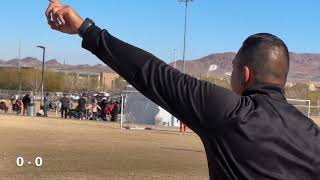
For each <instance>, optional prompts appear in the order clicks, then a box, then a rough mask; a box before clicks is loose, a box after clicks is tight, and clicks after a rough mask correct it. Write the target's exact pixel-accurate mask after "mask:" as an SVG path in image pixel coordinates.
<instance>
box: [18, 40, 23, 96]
mask: <svg viewBox="0 0 320 180" xmlns="http://www.w3.org/2000/svg"><path fill="white" fill-rule="evenodd" d="M20 61H21V41H19V60H18V67H19V96H20V94H21V79H22V77H21V64H20Z"/></svg>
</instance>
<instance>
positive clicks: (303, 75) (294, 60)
mask: <svg viewBox="0 0 320 180" xmlns="http://www.w3.org/2000/svg"><path fill="white" fill-rule="evenodd" d="M234 57H235V53H233V52H226V53H217V54H211V55H209V56H206V57H203V58H200V59H196V60H192V61H186V72H187V73H189V74H191V75H194V76H197V77H204V76H215V77H219V78H223V77H228V76H229V75H230V73H231V71H232V60H233V58H234ZM18 63H19V60H18V59H12V60H8V61H4V60H0V67H18ZM41 63H42V62H41V61H40V60H38V59H36V58H32V57H27V58H24V59H21V61H20V65H21V67H41ZM290 63H291V67H290V72H289V81H290V82H316V83H320V54H309V53H290ZM174 64H176V68H177V69H180V70H181V69H182V61H181V60H179V61H176V63H171V65H172V66H173V65H174ZM45 67H46V68H48V69H49V70H52V71H60V72H88V73H100V72H106V71H107V72H112V70H111V69H110V68H109V67H108V66H105V65H102V64H97V65H93V66H91V65H88V64H85V65H68V64H61V63H59V62H58V61H57V60H56V59H52V60H49V61H46V62H45ZM209 69H210V70H211V71H209Z"/></svg>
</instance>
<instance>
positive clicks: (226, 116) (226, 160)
mask: <svg viewBox="0 0 320 180" xmlns="http://www.w3.org/2000/svg"><path fill="white" fill-rule="evenodd" d="M46 16H47V17H48V23H49V25H50V26H51V28H52V29H55V30H58V31H60V32H64V33H68V34H79V35H80V36H81V37H83V41H82V47H83V48H85V49H87V50H89V51H90V52H92V53H93V54H95V55H96V56H97V57H98V58H99V59H101V60H102V61H103V62H105V63H106V64H107V65H108V66H110V67H111V68H112V69H114V70H115V71H116V72H118V73H119V74H120V75H121V76H122V77H124V78H125V79H126V80H127V81H128V82H129V83H130V84H132V85H133V86H134V87H135V88H136V89H138V90H139V91H140V92H141V93H142V94H144V95H145V96H147V97H148V98H150V99H151V100H153V101H154V102H155V103H157V104H159V105H160V106H162V107H163V108H165V109H166V110H167V111H169V112H170V113H172V114H173V115H175V116H176V117H177V118H179V119H183V120H184V123H185V124H186V125H187V126H188V127H189V128H191V129H192V130H193V131H194V132H195V133H197V134H198V135H199V136H200V138H201V140H202V142H203V144H204V147H205V150H206V153H207V159H208V167H209V175H210V179H217V180H218V179H259V180H260V179H283V180H302V179H303V180H307V179H308V180H309V179H310V180H317V179H320V155H319V154H320V129H319V127H318V126H317V125H316V124H315V123H314V122H313V121H312V120H311V119H309V118H308V117H306V116H305V115H303V114H302V113H301V112H299V111H298V110H297V109H296V108H295V107H293V106H292V105H290V104H289V103H288V102H287V101H286V98H285V96H284V85H285V83H286V78H287V74H288V71H289V53H288V49H287V47H286V45H285V44H284V43H283V41H282V40H280V39H279V38H277V37H275V36H273V35H271V34H266V33H261V34H256V35H253V36H250V37H249V38H248V39H247V40H245V42H244V43H243V46H242V47H241V48H240V50H239V52H238V54H237V55H236V57H235V59H234V61H233V72H232V76H231V84H232V89H233V91H234V92H232V91H229V90H227V89H224V88H222V87H219V86H217V85H214V84H210V83H208V82H205V81H201V80H197V79H196V78H193V77H191V76H189V75H186V74H183V73H181V72H179V71H178V70H176V69H174V68H172V67H171V66H169V65H167V64H166V63H164V62H163V61H161V60H159V59H158V58H156V57H154V56H153V55H152V54H150V53H148V52H145V51H143V50H141V49H138V48H136V47H134V46H132V45H129V44H127V43H125V42H123V41H120V40H118V39H116V38H115V37H113V36H112V35H110V34H109V33H108V32H107V31H105V30H101V29H100V28H99V27H97V26H96V25H95V24H94V23H93V21H91V20H89V19H86V20H85V21H83V20H82V18H81V17H80V16H79V15H78V14H77V13H76V12H75V11H74V10H73V9H72V8H71V7H69V6H64V5H61V4H59V3H57V2H55V3H50V6H49V7H48V9H47V12H46Z"/></svg>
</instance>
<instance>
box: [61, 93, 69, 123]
mask: <svg viewBox="0 0 320 180" xmlns="http://www.w3.org/2000/svg"><path fill="white" fill-rule="evenodd" d="M69 103H70V100H69V98H68V97H67V95H66V94H64V95H63V97H62V98H61V100H60V104H61V109H60V111H61V118H63V117H64V118H66V119H67V113H68V111H69Z"/></svg>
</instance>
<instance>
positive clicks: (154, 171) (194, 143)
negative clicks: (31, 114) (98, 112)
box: [0, 115, 208, 180]
mask: <svg viewBox="0 0 320 180" xmlns="http://www.w3.org/2000/svg"><path fill="white" fill-rule="evenodd" d="M17 157H22V158H23V159H24V161H25V162H24V165H23V166H22V167H18V166H17V165H16V159H17ZM36 157H41V158H42V160H43V165H42V166H41V167H36V166H35V163H34V162H35V159H36ZM28 162H31V164H28ZM0 179H77V180H78V179H137V180H140V179H152V180H154V179H167V180H169V179H188V180H189V179H195V180H201V179H208V169H207V161H206V156H205V152H204V149H203V146H202V143H201V141H200V139H199V138H198V137H197V135H195V134H193V133H187V134H185V135H179V134H178V133H175V132H166V131H145V130H120V129H119V125H118V124H116V123H115V124H112V123H97V122H92V121H78V120H61V119H54V118H53V119H52V118H49V119H44V118H28V117H21V116H20V117H19V116H4V115H0Z"/></svg>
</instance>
